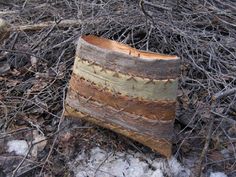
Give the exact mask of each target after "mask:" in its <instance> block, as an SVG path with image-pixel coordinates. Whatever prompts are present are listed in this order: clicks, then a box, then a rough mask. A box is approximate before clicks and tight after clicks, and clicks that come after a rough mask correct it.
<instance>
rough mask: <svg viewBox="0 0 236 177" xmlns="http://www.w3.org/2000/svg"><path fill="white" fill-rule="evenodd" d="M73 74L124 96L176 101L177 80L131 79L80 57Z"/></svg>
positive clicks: (76, 61) (77, 59)
mask: <svg viewBox="0 0 236 177" xmlns="http://www.w3.org/2000/svg"><path fill="white" fill-rule="evenodd" d="M147 69H148V68H147ZM73 72H74V74H76V75H78V76H80V77H83V78H85V79H86V80H88V81H90V82H94V83H95V84H97V85H98V86H100V87H101V88H104V87H106V88H107V89H109V90H111V91H113V92H115V93H121V94H122V95H128V96H131V97H135V98H136V97H138V98H142V99H145V100H153V101H154V100H175V99H176V93H177V85H178V81H177V79H171V80H153V81H150V79H148V78H141V77H131V76H129V75H125V74H121V73H116V72H114V71H111V70H105V69H103V68H102V67H100V66H97V65H94V64H91V63H89V62H87V61H82V60H81V59H80V58H78V57H77V58H76V60H75V64H74V68H73Z"/></svg>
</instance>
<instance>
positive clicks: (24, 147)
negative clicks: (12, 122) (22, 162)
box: [7, 140, 29, 156]
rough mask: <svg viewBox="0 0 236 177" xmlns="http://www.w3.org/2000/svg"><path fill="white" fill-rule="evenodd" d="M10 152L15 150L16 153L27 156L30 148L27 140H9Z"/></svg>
mask: <svg viewBox="0 0 236 177" xmlns="http://www.w3.org/2000/svg"><path fill="white" fill-rule="evenodd" d="M7 146H8V149H7V151H8V152H15V154H16V155H23V156H25V155H26V154H27V152H28V150H29V146H28V143H27V142H26V141H25V140H12V141H8V142H7Z"/></svg>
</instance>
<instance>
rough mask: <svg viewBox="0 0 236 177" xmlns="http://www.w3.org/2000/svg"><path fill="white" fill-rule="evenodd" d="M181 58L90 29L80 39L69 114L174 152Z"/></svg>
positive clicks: (68, 104) (143, 142)
mask: <svg viewBox="0 0 236 177" xmlns="http://www.w3.org/2000/svg"><path fill="white" fill-rule="evenodd" d="M179 66H180V60H179V58H178V57H177V56H172V55H163V54H157V53H152V52H145V51H140V50H136V49H134V48H131V47H129V46H128V45H125V44H121V43H118V42H115V41H112V40H108V39H104V38H99V37H96V36H92V35H88V36H82V37H80V39H79V40H78V45H77V52H76V58H75V63H74V67H73V73H72V76H71V80H70V86H69V90H68V93H67V98H66V107H65V109H66V116H70V117H77V118H81V119H84V120H87V121H90V122H93V123H95V124H97V125H100V126H102V127H105V128H108V129H110V130H113V131H115V132H117V133H120V134H122V135H125V136H127V137H129V138H131V139H133V140H136V141H138V142H140V143H142V144H144V145H146V146H148V147H150V148H152V149H153V150H155V151H157V152H159V153H160V154H162V155H165V156H166V157H170V156H171V148H172V143H171V140H172V134H173V124H174V120H175V103H176V95H177V85H178V76H179V71H180V69H179V68H180V67H179Z"/></svg>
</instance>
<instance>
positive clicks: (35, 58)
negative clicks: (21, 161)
mask: <svg viewBox="0 0 236 177" xmlns="http://www.w3.org/2000/svg"><path fill="white" fill-rule="evenodd" d="M0 4H1V6H0V10H1V11H0V17H2V18H4V19H5V20H7V21H8V22H9V23H10V24H11V25H12V26H13V28H12V32H11V35H10V37H9V38H8V39H6V40H5V42H4V44H2V46H1V47H0V85H1V88H0V126H1V139H4V138H6V137H8V136H9V135H13V134H16V132H18V131H23V130H24V131H26V130H27V131H29V130H33V129H36V130H38V131H39V132H41V133H42V134H43V135H44V136H46V137H47V138H48V139H50V140H52V142H54V143H53V147H52V146H51V145H50V143H48V148H46V150H45V151H44V154H42V155H41V156H39V157H37V160H35V163H34V167H35V168H38V167H40V168H41V169H42V171H41V172H44V171H50V168H49V166H50V165H51V164H49V163H48V161H49V159H51V160H52V161H53V159H54V157H53V156H56V155H57V153H58V152H57V150H55V149H57V148H56V145H55V144H56V138H57V135H58V134H57V133H58V131H60V130H61V123H59V122H61V121H60V120H62V114H63V100H64V96H65V93H66V88H67V83H68V80H69V77H70V71H71V67H72V64H73V59H74V55H75V42H76V40H77V38H78V37H79V36H80V35H82V34H95V35H98V36H103V37H106V38H110V39H114V40H117V41H120V42H123V43H127V44H129V45H131V46H133V47H135V48H138V49H141V50H149V51H153V52H160V53H166V54H175V55H178V56H180V57H181V59H182V68H181V69H182V75H181V78H180V84H179V88H180V89H179V95H180V96H179V99H178V102H179V104H178V111H177V121H176V130H177V135H176V139H175V144H176V155H178V156H179V157H181V158H182V159H184V158H185V157H187V156H190V155H191V156H199V153H202V156H201V158H200V164H202V161H204V164H203V165H204V167H205V169H209V168H220V169H221V170H225V171H226V172H227V174H228V175H229V176H230V175H232V176H233V175H234V174H235V170H234V169H235V163H234V161H235V158H236V149H235V147H236V94H235V93H236V13H235V12H236V2H234V1H231V0H225V1H221V0H189V1H187V0H175V1H171V0H163V1H154V0H153V1H147V0H141V1H138V0H129V1H124V0H118V1H116V0H80V1H76V0H71V1H67V0H57V1H44V0H40V1H25V0H15V1H6V2H5V1H4V2H3V1H0ZM37 24H43V25H41V26H40V25H38V26H37ZM35 25H36V26H37V27H35ZM0 42H1V41H0ZM3 65H4V68H6V66H7V68H8V69H7V70H4V72H3V71H2V72H1V66H3ZM58 125H59V126H58ZM209 127H210V128H209ZM210 140H211V141H210ZM123 143H124V142H123ZM204 145H205V150H203V151H202V150H201V149H202V148H203V146H204ZM208 145H209V146H208ZM50 149H51V150H50ZM54 151H55V152H54ZM48 152H49V153H48ZM222 152H224V153H222ZM205 155H206V156H205ZM222 164H224V165H222ZM42 167H43V168H42ZM35 168H33V167H32V168H31V169H35ZM17 170H19V169H17ZM28 171H29V170H28ZM28 171H27V172H28ZM22 173H23V172H22ZM52 173H54V172H52Z"/></svg>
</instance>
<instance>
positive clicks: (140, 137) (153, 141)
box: [65, 105, 172, 158]
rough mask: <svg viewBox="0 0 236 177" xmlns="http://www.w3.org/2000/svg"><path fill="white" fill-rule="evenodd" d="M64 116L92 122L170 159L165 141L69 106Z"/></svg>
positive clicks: (169, 146) (170, 145) (170, 146)
mask: <svg viewBox="0 0 236 177" xmlns="http://www.w3.org/2000/svg"><path fill="white" fill-rule="evenodd" d="M65 114H66V115H67V116H70V117H73V118H81V119H84V120H86V121H89V122H92V123H94V124H96V125H99V126H102V127H104V128H107V129H110V130H112V131H114V132H116V133H119V134H121V135H124V136H126V137H128V138H130V139H133V140H135V141H138V142H140V143H142V144H144V145H146V146H148V147H150V148H151V149H152V150H154V151H157V152H159V153H160V154H162V155H164V156H166V157H167V158H170V157H171V149H172V144H171V141H168V140H166V139H160V138H155V137H152V136H150V135H144V134H141V133H140V132H136V131H130V130H128V129H124V128H123V127H121V126H119V125H117V124H113V123H110V122H107V121H103V120H101V119H98V118H95V117H92V116H91V115H88V114H85V113H82V112H79V111H78V110H76V109H74V108H72V107H70V106H69V105H66V107H65Z"/></svg>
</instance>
